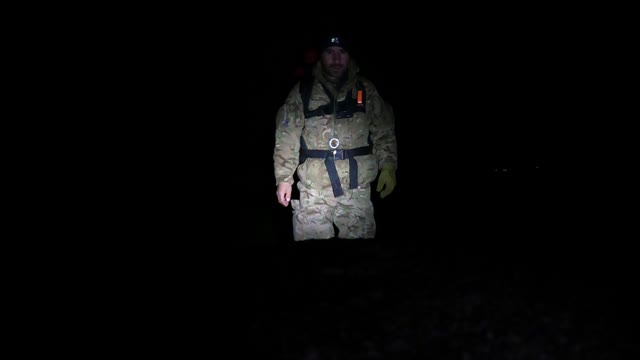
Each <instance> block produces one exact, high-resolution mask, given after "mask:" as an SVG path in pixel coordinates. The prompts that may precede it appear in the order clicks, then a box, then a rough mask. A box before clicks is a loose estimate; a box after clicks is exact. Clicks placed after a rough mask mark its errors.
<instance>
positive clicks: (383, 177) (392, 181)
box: [376, 165, 396, 199]
mask: <svg viewBox="0 0 640 360" xmlns="http://www.w3.org/2000/svg"><path fill="white" fill-rule="evenodd" d="M395 187H396V169H395V168H394V167H392V166H389V165H386V166H382V170H381V171H380V176H379V177H378V188H377V189H376V191H377V192H380V191H382V189H384V191H382V192H381V193H380V198H382V199H384V198H385V197H387V195H389V194H391V192H392V191H393V189H394V188H395Z"/></svg>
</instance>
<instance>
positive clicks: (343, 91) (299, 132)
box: [273, 62, 397, 187]
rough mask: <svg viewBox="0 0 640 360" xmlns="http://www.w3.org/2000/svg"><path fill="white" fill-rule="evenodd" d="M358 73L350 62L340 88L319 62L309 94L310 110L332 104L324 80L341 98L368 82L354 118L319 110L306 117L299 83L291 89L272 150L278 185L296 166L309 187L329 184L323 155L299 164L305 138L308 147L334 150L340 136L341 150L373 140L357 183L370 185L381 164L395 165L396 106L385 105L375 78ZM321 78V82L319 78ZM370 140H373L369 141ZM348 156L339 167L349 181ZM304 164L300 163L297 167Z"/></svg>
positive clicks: (360, 162)
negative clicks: (334, 140)
mask: <svg viewBox="0 0 640 360" xmlns="http://www.w3.org/2000/svg"><path fill="white" fill-rule="evenodd" d="M357 73H358V67H357V66H356V65H355V63H353V62H351V63H350V64H349V68H348V78H347V81H346V82H345V83H344V85H343V86H342V87H341V88H340V91H336V88H335V86H334V85H332V84H330V83H329V82H327V81H325V80H324V77H323V76H322V74H321V64H319V63H318V64H317V65H316V67H315V69H314V80H313V84H312V88H311V97H310V99H309V107H308V109H309V110H314V109H317V108H318V107H320V106H323V105H325V104H328V103H330V97H329V95H327V93H326V91H325V88H323V85H322V84H324V85H325V87H326V88H327V89H328V90H329V91H330V92H331V93H332V95H333V97H334V99H336V101H338V102H340V101H343V100H344V99H345V97H346V96H347V95H349V94H350V95H351V96H352V97H356V96H357V90H356V83H357V82H359V83H360V84H362V85H363V86H364V90H365V91H364V93H365V94H366V101H365V102H364V106H365V109H364V110H365V111H363V112H354V113H353V116H352V117H343V118H339V117H338V116H336V113H335V111H334V112H333V113H330V114H326V113H325V114H320V115H317V114H316V115H315V116H312V117H310V118H305V113H304V105H303V100H302V96H301V94H300V86H301V83H300V82H299V83H297V84H296V85H295V86H294V87H293V88H292V89H291V91H290V92H289V94H288V96H287V98H286V100H285V103H284V104H283V105H282V106H281V107H280V109H279V110H278V113H277V115H276V133H275V148H274V153H273V160H274V168H275V169H274V170H275V179H276V185H277V184H278V183H280V182H288V183H291V184H293V182H294V180H293V175H294V172H295V171H296V170H297V171H298V176H299V179H300V181H303V182H305V183H306V185H307V186H311V187H325V186H328V185H329V179H328V175H327V174H326V169H325V166H324V164H323V160H322V159H306V161H305V162H304V164H299V155H300V149H301V138H302V139H303V140H304V143H305V144H306V146H307V148H308V149H312V150H327V151H328V150H331V148H330V146H329V140H330V139H331V138H334V137H335V138H338V139H339V141H340V143H339V146H338V149H354V148H358V147H362V146H367V145H369V144H371V145H372V153H371V154H369V155H362V156H357V157H356V160H357V162H358V183H359V185H361V186H366V185H369V183H371V182H372V181H374V180H375V178H376V176H377V174H378V170H379V168H380V167H382V166H383V165H390V166H392V167H394V168H396V167H397V147H396V137H395V130H394V121H395V120H394V115H393V110H392V108H391V106H390V105H389V104H387V103H386V102H385V101H384V100H383V99H382V97H381V96H380V94H379V93H378V91H377V89H376V87H375V86H374V85H373V83H372V82H371V81H369V80H368V79H366V78H365V77H363V76H360V75H358V74H357ZM321 82H322V83H321ZM369 141H370V142H369ZM347 163H348V160H337V161H336V166H337V167H338V171H339V173H340V174H341V176H340V178H341V183H342V184H343V186H344V185H346V184H348V164H347ZM299 165H300V166H299Z"/></svg>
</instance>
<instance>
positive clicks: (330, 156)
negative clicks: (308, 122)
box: [300, 137, 371, 197]
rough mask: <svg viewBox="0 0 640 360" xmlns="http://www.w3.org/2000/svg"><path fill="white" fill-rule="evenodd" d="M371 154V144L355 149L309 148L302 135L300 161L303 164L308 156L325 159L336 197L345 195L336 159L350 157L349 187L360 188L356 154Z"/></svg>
mask: <svg viewBox="0 0 640 360" xmlns="http://www.w3.org/2000/svg"><path fill="white" fill-rule="evenodd" d="M367 154H371V146H361V147H359V148H355V149H344V150H343V149H335V150H309V149H307V145H306V143H305V141H304V139H303V138H302V137H300V163H301V164H302V163H303V162H305V161H306V160H307V159H308V158H314V159H324V164H325V166H326V168H327V172H328V173H329V180H330V181H331V187H332V188H333V195H334V196H335V197H338V196H341V195H344V191H342V186H341V185H340V177H339V176H338V170H337V169H336V163H335V160H345V159H349V188H350V189H356V188H358V162H357V161H356V159H355V156H361V155H367Z"/></svg>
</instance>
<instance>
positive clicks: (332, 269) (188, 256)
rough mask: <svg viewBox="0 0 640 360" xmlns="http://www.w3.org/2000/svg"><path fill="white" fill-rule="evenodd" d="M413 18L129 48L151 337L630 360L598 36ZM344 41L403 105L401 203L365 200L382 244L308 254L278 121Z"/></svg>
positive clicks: (561, 23) (260, 20)
mask: <svg viewBox="0 0 640 360" xmlns="http://www.w3.org/2000/svg"><path fill="white" fill-rule="evenodd" d="M271 10H272V11H275V13H276V14H279V13H278V12H277V11H276V10H273V9H271ZM390 10H392V9H390ZM409 10H410V9H406V11H405V12H403V13H395V12H393V11H387V9H380V10H378V11H374V12H375V15H374V16H368V15H365V14H362V13H359V12H356V13H357V14H359V15H358V16H356V18H357V19H367V20H366V21H365V20H363V21H362V22H358V21H352V22H351V21H347V20H345V18H344V17H342V16H338V15H331V12H330V11H329V12H327V13H325V12H321V11H316V12H305V11H302V10H300V12H297V13H296V12H294V15H293V16H292V15H289V13H288V12H287V13H282V16H260V15H259V13H260V9H255V8H254V9H252V12H251V14H248V13H246V12H239V13H236V14H234V16H232V17H227V15H228V14H224V13H220V14H219V15H216V16H215V17H209V16H204V17H202V16H195V15H193V14H194V13H193V12H189V15H188V16H185V17H183V18H181V19H180V20H179V21H175V22H170V21H169V22H167V21H163V20H159V22H160V23H161V25H162V26H159V27H152V28H153V29H159V30H156V31H152V32H146V31H143V32H142V34H143V35H141V36H139V37H138V36H130V35H129V36H128V38H129V40H130V41H129V42H127V44H128V46H130V47H131V49H130V53H129V54H133V55H135V56H131V57H130V58H131V59H133V61H132V62H131V63H130V64H129V65H127V74H131V78H132V79H133V80H134V81H133V85H128V86H126V87H123V88H122V94H127V95H129V97H128V98H129V99H133V100H130V101H131V102H133V103H135V107H136V109H138V110H139V111H137V112H136V113H134V118H135V119H136V120H135V121H133V122H129V123H127V124H126V127H125V130H124V132H125V134H127V136H131V138H132V140H133V141H132V143H135V144H136V145H135V147H136V149H135V150H136V151H132V152H127V154H125V155H124V156H125V157H126V158H127V161H126V162H125V164H126V169H125V170H127V171H126V172H125V174H126V180H123V182H126V184H127V193H131V194H132V196H131V197H130V200H133V201H132V203H130V206H127V207H126V209H123V210H122V211H123V212H124V213H127V214H128V213H131V218H132V219H135V220H129V223H134V224H136V225H138V226H139V227H140V230H141V231H140V234H144V236H142V235H141V239H142V240H140V241H138V242H136V243H135V244H134V245H132V244H131V243H127V244H128V245H127V248H128V249H129V251H130V252H131V253H132V254H137V255H139V256H134V255H132V259H133V260H134V261H140V263H141V264H142V265H140V266H141V267H142V268H144V271H145V274H149V277H148V278H146V281H147V282H148V283H150V284H152V285H151V286H149V287H144V289H148V290H149V291H152V292H153V294H154V295H156V294H158V293H159V294H162V295H163V296H166V297H165V298H164V299H165V300H161V301H160V303H161V304H164V305H165V306H163V308H164V309H167V306H166V305H167V304H168V305H169V306H168V309H170V311H169V312H168V314H169V315H166V316H164V317H163V318H162V319H158V318H155V319H154V320H153V321H152V323H153V324H156V325H157V328H158V329H163V331H166V333H164V334H163V336H166V337H168V338H172V336H175V338H176V339H177V338H182V337H184V336H185V335H184V334H185V333H186V334H189V335H188V336H187V337H190V339H189V340H188V341H187V342H189V343H190V344H191V346H195V347H196V348H198V349H199V348H202V347H204V348H206V351H210V352H215V353H217V350H216V349H215V348H210V347H208V346H207V345H206V344H208V341H209V340H207V339H208V336H213V333H214V331H213V330H212V329H211V328H210V327H211V326H214V325H217V323H218V322H219V321H220V320H221V318H222V317H231V321H230V323H231V324H232V325H231V326H230V327H228V328H226V329H225V332H226V334H227V335H231V337H232V338H233V340H235V341H234V344H235V343H236V342H238V343H239V345H238V348H236V350H237V351H248V352H249V353H251V354H252V355H254V356H262V357H264V358H267V357H268V358H279V359H290V358H291V359H312V358H314V356H316V357H315V358H332V357H331V356H333V358H341V359H342V358H347V359H356V358H379V357H380V356H384V357H383V358H393V359H400V358H421V356H422V358H424V356H436V358H440V359H454V358H468V357H469V356H473V358H476V357H477V358H487V359H507V358H522V359H525V358H543V356H547V357H551V358H576V359H578V358H585V359H587V358H594V359H599V358H618V356H620V354H622V353H625V352H629V351H631V350H632V349H631V347H630V346H629V344H630V343H631V335H630V334H631V333H630V332H629V331H628V327H629V325H630V324H632V320H631V319H632V316H633V315H635V311H634V310H633V308H634V305H633V304H634V302H633V301H632V299H633V297H631V295H630V288H629V286H628V282H630V280H631V279H632V278H633V276H632V274H633V273H632V269H633V268H634V267H633V256H632V253H631V252H629V251H628V246H627V245H625V241H626V240H627V239H628V237H627V235H626V233H625V231H624V227H623V226H622V225H624V224H625V223H627V220H628V219H629V215H625V214H624V213H623V212H620V211H618V208H616V207H612V206H611V204H612V197H615V195H614V194H613V193H612V192H608V191H603V190H604V189H605V188H608V189H611V188H610V187H609V185H607V184H609V181H608V180H606V179H607V178H608V177H609V175H611V172H603V171H601V168H600V167H599V165H600V164H601V162H600V161H598V159H597V158H596V157H595V156H593V155H594V151H592V150H591V149H590V148H589V147H588V146H587V147H585V143H586V144H587V145H589V144H592V143H593V138H588V139H585V137H584V136H583V135H582V133H583V131H584V130H585V129H586V128H588V127H589V126H590V125H588V124H587V121H586V120H585V119H587V118H588V117H589V116H592V115H593V114H594V113H597V112H598V111H599V110H600V109H599V108H598V106H597V105H596V104H595V103H594V102H593V101H592V99H591V97H590V96H588V95H589V92H590V89H591V88H590V84H591V82H592V80H594V78H593V77H589V76H588V75H587V71H586V69H587V68H588V66H589V62H588V61H587V60H586V59H588V54H589V52H588V51H586V50H585V47H584V44H585V42H588V40H589V39H591V38H592V36H593V33H592V32H590V31H589V30H587V29H586V28H585V27H583V26H582V24H581V23H580V22H579V19H578V18H579V16H578V15H576V14H575V13H572V12H570V11H569V12H566V11H559V10H561V9H509V11H507V14H509V15H505V13H504V9H482V10H481V11H475V10H476V9H465V10H463V9H448V10H446V11H444V10H441V9H430V10H429V11H428V12H426V13H425V12H424V11H418V10H415V9H414V10H415V11H413V12H412V11H409ZM498 10H500V11H498ZM336 12H338V13H340V14H341V13H343V12H348V11H347V9H337V10H336ZM312 14H314V15H312ZM176 17H178V16H176ZM346 23H348V24H351V25H347V26H345V25H344V24H346ZM330 30H338V31H340V32H341V33H342V34H344V35H346V36H348V37H350V38H351V39H352V40H353V46H354V49H353V55H354V58H355V59H356V61H357V62H358V64H359V65H360V67H361V73H362V74H363V75H365V76H366V77H368V78H369V79H371V80H372V81H373V82H374V84H376V86H377V87H378V90H379V92H380V94H381V95H382V97H383V98H385V99H386V100H388V101H389V102H390V103H391V104H392V105H393V108H394V112H395V115H396V135H397V140H398V171H397V187H396V189H395V191H394V192H393V194H392V195H391V196H390V197H388V198H386V199H380V198H379V197H378V195H377V193H373V195H372V197H373V201H374V205H375V209H376V210H375V211H376V220H377V223H378V236H377V238H376V239H373V240H371V241H359V240H354V241H347V240H339V239H331V240H326V241H319V242H318V241H310V242H302V243H294V242H293V240H292V235H291V231H292V229H291V209H290V208H283V207H282V206H280V205H278V204H277V202H276V196H275V189H276V186H275V183H274V181H275V180H274V177H273V164H272V154H273V144H274V131H275V115H276V112H277V110H278V108H279V106H280V105H281V104H282V102H283V101H284V99H285V98H286V95H287V93H288V92H289V90H290V89H291V88H292V87H293V85H294V84H295V81H296V77H295V75H294V74H295V70H296V68H297V67H298V66H299V65H300V64H301V63H302V60H303V59H302V57H303V53H304V50H305V49H306V48H307V46H311V45H312V44H313V42H314V40H316V39H317V37H318V36H321V35H324V34H326V33H327V31H330ZM149 34H152V35H149ZM138 40H140V41H138ZM128 84H129V82H128ZM128 114H131V113H129V112H128ZM596 140H597V138H596ZM132 184H133V185H134V186H133V187H132V188H131V187H130V185H132ZM374 187H375V184H374ZM150 254H151V255H150ZM223 285H224V286H223ZM136 291H139V292H144V291H142V290H139V289H138V290H136ZM145 291H146V290H145ZM144 296H148V295H147V294H144ZM167 299H171V300H167ZM220 302H222V303H223V304H224V305H220ZM153 304H155V303H154V302H150V303H149V306H150V307H151V308H155V306H157V305H153ZM214 304H216V305H214ZM218 313H221V314H220V315H218ZM214 314H215V315H214ZM167 319H170V321H167V322H166V323H165V322H163V321H164V320H167ZM167 324H171V325H170V326H167ZM225 324H226V322H225ZM200 326H204V328H205V330H202V331H200V330H197V329H199V328H200ZM178 328H180V329H184V328H187V330H184V331H186V332H181V331H179V330H177V329H178ZM367 352H368V353H369V355H365V354H366V353H367ZM465 354H466V355H465ZM367 356H368V357H367ZM376 356H378V357H376ZM464 356H467V357H464Z"/></svg>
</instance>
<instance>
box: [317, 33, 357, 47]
mask: <svg viewBox="0 0 640 360" xmlns="http://www.w3.org/2000/svg"><path fill="white" fill-rule="evenodd" d="M331 46H339V47H341V48H343V49H344V50H346V51H349V48H350V46H349V41H348V40H347V39H345V38H344V37H343V36H340V35H338V34H331V35H329V36H327V37H325V38H324V39H322V42H321V43H320V51H324V49H326V48H328V47H331Z"/></svg>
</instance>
